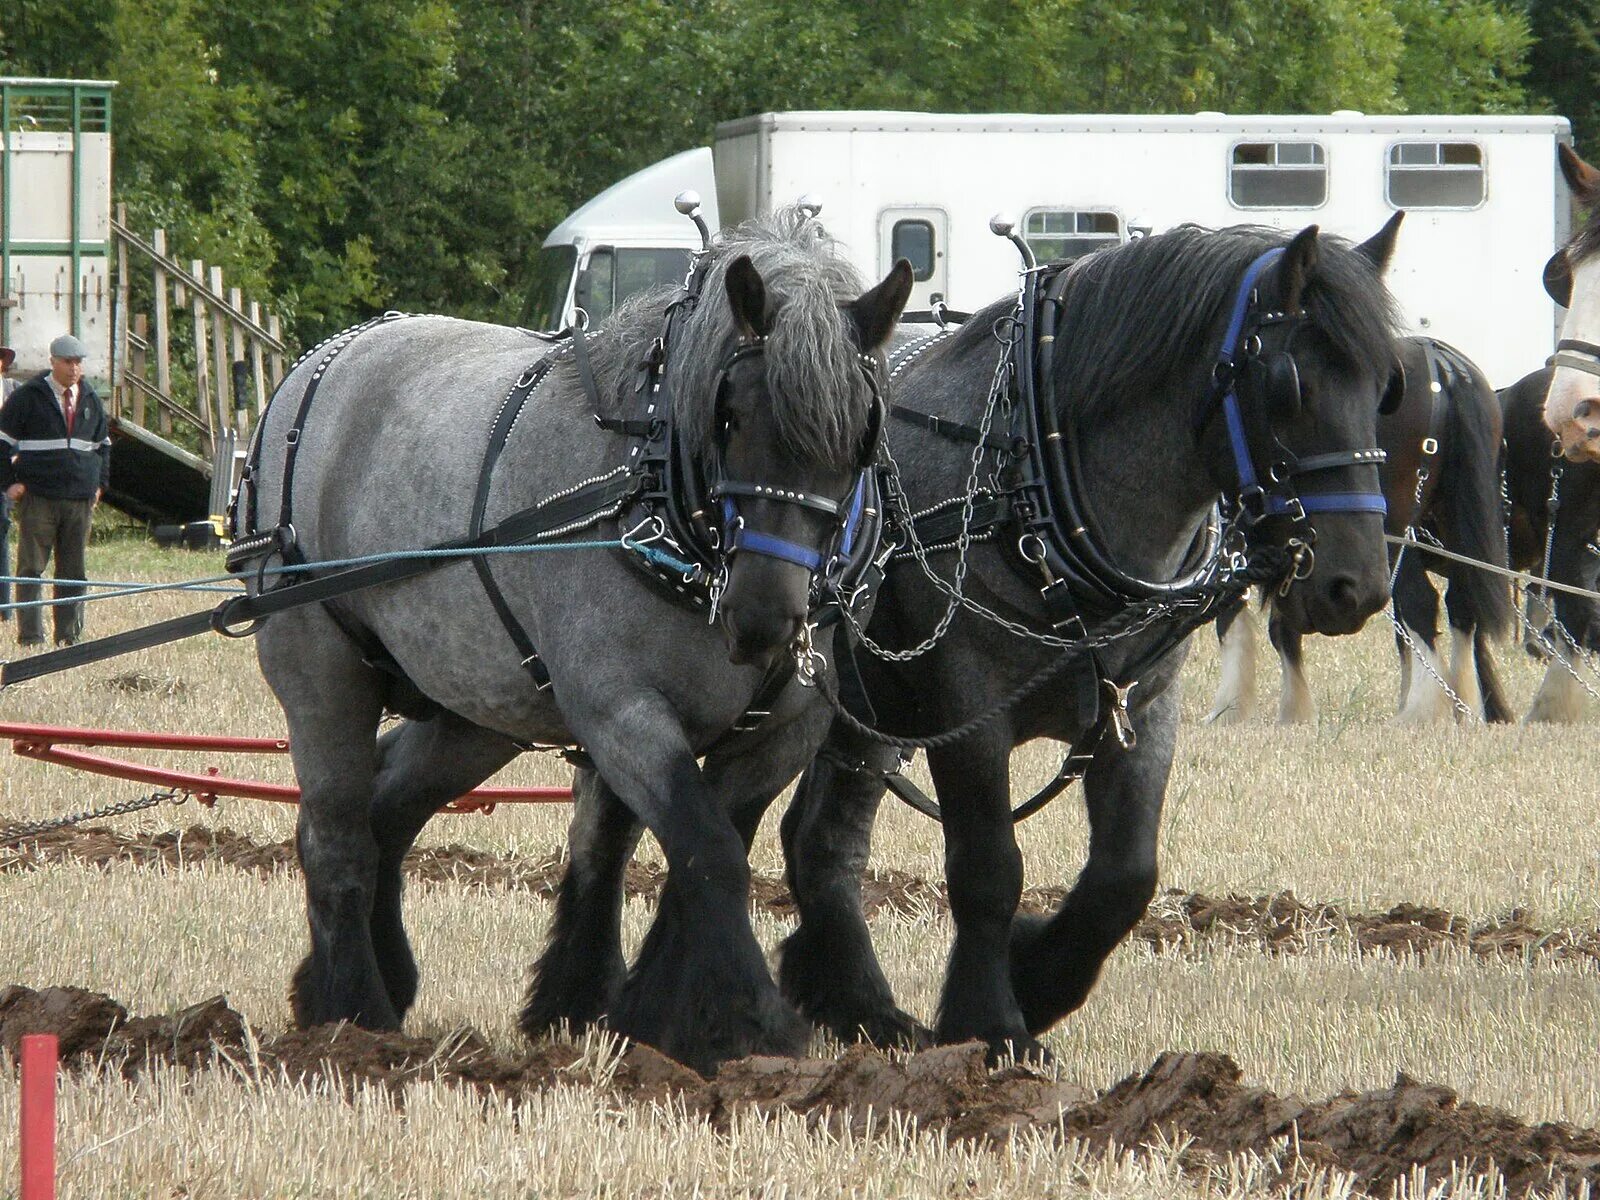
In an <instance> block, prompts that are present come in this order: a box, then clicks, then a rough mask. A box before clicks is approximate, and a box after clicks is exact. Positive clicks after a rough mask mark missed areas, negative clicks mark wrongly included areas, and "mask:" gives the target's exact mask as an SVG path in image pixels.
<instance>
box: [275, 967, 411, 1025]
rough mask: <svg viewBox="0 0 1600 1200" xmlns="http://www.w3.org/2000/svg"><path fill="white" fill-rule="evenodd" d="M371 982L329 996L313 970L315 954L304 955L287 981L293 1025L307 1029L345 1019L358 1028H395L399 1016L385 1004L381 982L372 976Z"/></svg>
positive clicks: (315, 969) (320, 978)
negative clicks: (351, 991) (340, 995)
mask: <svg viewBox="0 0 1600 1200" xmlns="http://www.w3.org/2000/svg"><path fill="white" fill-rule="evenodd" d="M371 984H372V986H370V987H366V988H363V989H361V990H360V992H359V994H354V993H353V994H351V995H349V996H344V997H339V996H329V995H327V992H328V991H329V989H328V988H327V986H326V985H325V983H324V980H323V976H322V975H321V973H320V972H319V971H318V969H317V965H316V956H315V955H314V954H308V955H306V956H305V957H304V958H303V959H301V960H300V965H299V966H298V967H296V968H295V970H294V976H293V978H292V979H291V980H290V982H289V1011H290V1012H291V1013H292V1014H293V1016H294V1023H295V1025H296V1026H297V1027H299V1028H301V1029H310V1028H311V1027H313V1026H315V1025H327V1024H330V1023H331V1022H334V1021H349V1022H350V1023H351V1024H352V1025H359V1026H360V1027H361V1028H362V1029H399V1028H400V1018H399V1016H397V1015H396V1013H395V1010H394V1006H393V1005H391V1004H390V1003H389V996H388V993H387V992H386V991H385V990H384V989H383V985H382V983H381V981H379V980H378V979H376V978H374V979H373V980H372V981H371Z"/></svg>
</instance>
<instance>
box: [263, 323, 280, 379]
mask: <svg viewBox="0 0 1600 1200" xmlns="http://www.w3.org/2000/svg"><path fill="white" fill-rule="evenodd" d="M267 332H268V333H270V334H271V335H272V336H273V337H274V338H275V339H277V342H278V345H280V346H281V345H283V325H282V323H281V322H279V320H278V314H277V313H273V314H272V316H270V317H268V318H267ZM282 382H283V355H282V354H281V353H280V352H279V351H277V350H274V351H273V352H272V386H273V388H274V389H276V388H277V386H278V385H279V384H280V383H282Z"/></svg>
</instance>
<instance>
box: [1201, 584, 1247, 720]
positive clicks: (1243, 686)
mask: <svg viewBox="0 0 1600 1200" xmlns="http://www.w3.org/2000/svg"><path fill="white" fill-rule="evenodd" d="M1217 638H1218V640H1219V642H1220V643H1221V647H1220V649H1221V656H1222V679H1221V681H1220V682H1219V683H1218V684H1217V695H1216V698H1215V699H1214V700H1212V702H1211V711H1210V712H1208V713H1206V715H1205V717H1204V718H1203V720H1204V721H1205V722H1206V723H1207V724H1212V725H1242V724H1244V723H1245V722H1246V721H1248V720H1249V719H1250V718H1251V717H1252V716H1254V715H1255V708H1256V623H1255V619H1254V618H1253V617H1252V616H1251V615H1250V609H1249V606H1248V605H1247V604H1246V603H1245V601H1244V599H1243V597H1241V598H1239V599H1238V600H1237V601H1236V602H1235V603H1234V604H1233V605H1231V606H1230V607H1229V608H1228V609H1226V610H1225V611H1224V612H1223V613H1222V615H1221V616H1219V617H1218V618H1217Z"/></svg>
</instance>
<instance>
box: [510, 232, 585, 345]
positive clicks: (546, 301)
mask: <svg viewBox="0 0 1600 1200" xmlns="http://www.w3.org/2000/svg"><path fill="white" fill-rule="evenodd" d="M577 265H578V251H577V249H576V248H575V247H572V246H546V247H545V248H544V249H542V250H540V251H539V256H538V257H537V258H535V259H534V262H533V282H532V284H530V285H529V287H528V300H527V303H526V305H525V306H524V308H523V313H522V323H523V325H525V326H527V327H528V328H529V329H558V328H560V327H561V326H562V325H563V324H565V321H564V320H563V318H564V317H565V316H566V310H567V295H568V294H569V293H570V291H571V289H572V269H573V268H574V267H575V266H577Z"/></svg>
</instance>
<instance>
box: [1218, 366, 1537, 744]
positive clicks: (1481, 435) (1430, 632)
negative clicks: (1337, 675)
mask: <svg viewBox="0 0 1600 1200" xmlns="http://www.w3.org/2000/svg"><path fill="white" fill-rule="evenodd" d="M1399 352H1400V360H1401V363H1402V364H1403V366H1404V368H1405V377H1406V386H1405V392H1404V395H1403V397H1402V398H1401V400H1400V402H1399V404H1398V405H1397V406H1396V407H1395V409H1394V411H1393V412H1389V413H1380V415H1379V419H1378V445H1379V446H1380V447H1381V448H1382V449H1383V450H1385V451H1386V452H1387V453H1388V456H1389V458H1388V461H1387V462H1386V463H1385V464H1384V465H1383V467H1382V468H1381V469H1380V471H1379V474H1380V477H1381V478H1382V481H1383V493H1384V500H1385V502H1386V503H1387V505H1388V509H1389V511H1388V515H1387V516H1386V518H1385V521H1384V525H1385V529H1386V531H1387V532H1388V533H1390V534H1394V535H1401V534H1404V533H1405V532H1407V531H1408V530H1412V529H1416V530H1420V531H1421V532H1422V535H1423V537H1424V539H1426V538H1429V537H1431V538H1436V539H1438V541H1439V542H1441V543H1442V544H1443V545H1444V547H1445V548H1446V549H1448V550H1453V551H1455V552H1456V553H1457V554H1462V555H1465V556H1467V557H1469V558H1475V559H1479V560H1480V561H1483V562H1490V563H1494V564H1497V565H1499V566H1504V565H1505V564H1506V538H1505V527H1504V524H1503V522H1502V516H1501V501H1500V478H1499V466H1498V460H1499V451H1500V433H1501V421H1500V405H1499V401H1498V400H1497V398H1496V396H1495V392H1494V389H1493V388H1491V387H1490V386H1489V383H1488V380H1486V379H1485V378H1484V376H1483V372H1481V371H1479V370H1478V368H1477V367H1476V366H1474V365H1473V363H1472V362H1471V361H1470V360H1469V359H1468V358H1467V357H1466V355H1464V354H1462V353H1461V351H1459V350H1457V349H1456V348H1455V347H1453V346H1451V345H1448V344H1447V343H1445V342H1441V341H1438V340H1437V339H1434V338H1421V337H1413V338H1403V339H1401V341H1400V344H1399ZM1391 557H1393V555H1391ZM1430 571H1431V572H1433V573H1434V574H1437V575H1442V576H1444V578H1445V579H1446V581H1447V583H1448V589H1447V591H1446V593H1445V608H1446V610H1447V612H1448V615H1449V623H1450V632H1451V642H1452V653H1451V655H1450V657H1449V661H1448V663H1447V661H1446V656H1445V654H1444V653H1443V652H1442V650H1441V649H1440V647H1439V644H1438V637H1439V631H1438V615H1439V593H1438V592H1437V590H1435V588H1434V586H1433V584H1432V583H1431V582H1430V581H1429V579H1428V572H1430ZM1393 596H1394V608H1395V614H1396V622H1397V624H1396V630H1395V640H1396V643H1397V648H1398V649H1399V652H1400V704H1399V714H1398V718H1397V719H1398V720H1400V721H1404V722H1408V723H1409V722H1422V721H1430V720H1435V719H1438V718H1441V717H1445V716H1448V715H1449V714H1450V712H1451V709H1452V702H1451V701H1450V699H1449V695H1448V693H1446V692H1445V690H1444V686H1448V687H1449V688H1450V690H1451V691H1452V692H1454V693H1455V694H1456V695H1457V696H1458V697H1460V698H1461V700H1462V702H1463V703H1464V704H1465V705H1466V706H1467V707H1469V708H1471V709H1473V710H1478V709H1479V708H1480V706H1481V711H1482V713H1483V716H1484V719H1485V720H1488V721H1509V720H1511V709H1510V707H1509V706H1508V705H1507V703H1506V699H1505V695H1504V692H1503V691H1502V689H1501V686H1500V682H1499V679H1498V677H1497V676H1496V674H1495V669H1494V659H1493V656H1492V654H1491V652H1490V648H1489V643H1490V641H1491V640H1495V639H1501V638H1504V637H1505V636H1506V635H1507V634H1508V633H1509V631H1510V628H1511V622H1512V605H1511V590H1510V587H1509V586H1508V585H1507V583H1506V581H1505V579H1504V578H1503V577H1498V576H1494V575H1490V574H1488V573H1487V572H1484V571H1480V570H1477V569H1476V568H1473V567H1467V566H1462V565H1461V564H1458V563H1454V562H1451V561H1449V560H1447V559H1444V558H1441V557H1438V556H1431V557H1430V556H1428V555H1426V554H1425V553H1424V552H1422V551H1419V550H1416V549H1414V548H1408V549H1406V550H1405V551H1404V552H1403V553H1400V554H1399V558H1398V563H1397V569H1395V570H1394V582H1393ZM1268 607H1269V608H1270V607H1271V606H1270V605H1269V606H1268ZM1267 628H1268V634H1269V636H1270V637H1271V639H1272V644H1273V646H1274V648H1276V650H1277V651H1278V661H1279V665H1280V667H1281V670H1282V678H1283V683H1282V688H1281V691H1280V693H1279V700H1278V719H1279V720H1280V721H1281V722H1284V723H1291V722H1301V721H1314V720H1315V719H1316V703H1315V701H1314V700H1313V699H1312V697H1311V689H1310V686H1309V685H1308V684H1307V682H1306V677H1305V671H1304V667H1303V662H1302V658H1301V640H1302V632H1301V631H1300V630H1297V629H1295V628H1293V627H1292V626H1291V625H1290V624H1289V622H1288V621H1287V620H1285V618H1284V616H1283V615H1282V614H1280V613H1279V612H1278V611H1277V610H1276V609H1275V608H1273V609H1272V611H1271V615H1270V617H1269V620H1268V626H1267ZM1217 635H1218V637H1220V638H1221V639H1222V682H1221V684H1220V685H1219V686H1218V688H1217V695H1216V699H1215V700H1214V701H1213V703H1212V706H1211V711H1210V712H1209V713H1208V714H1207V716H1206V720H1208V721H1212V722H1215V723H1217V724H1234V723H1237V722H1239V721H1244V720H1247V719H1248V718H1249V717H1250V715H1251V713H1252V711H1253V709H1254V704H1255V678H1254V672H1255V654H1254V649H1253V640H1254V636H1255V629H1254V625H1253V624H1252V622H1251V621H1250V619H1249V616H1248V614H1246V613H1245V606H1244V602H1243V600H1242V599H1241V600H1240V601H1239V602H1238V603H1237V604H1236V605H1235V606H1234V607H1233V608H1232V610H1231V611H1229V612H1226V613H1224V614H1223V615H1222V617H1220V618H1219V619H1218V621H1217ZM1441 685H1444V686H1441Z"/></svg>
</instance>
